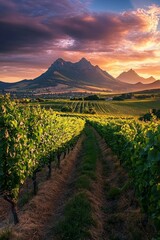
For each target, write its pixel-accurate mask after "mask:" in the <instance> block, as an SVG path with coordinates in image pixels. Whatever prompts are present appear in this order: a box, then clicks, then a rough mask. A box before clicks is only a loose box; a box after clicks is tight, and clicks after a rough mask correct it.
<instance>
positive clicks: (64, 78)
mask: <svg viewBox="0 0 160 240" xmlns="http://www.w3.org/2000/svg"><path fill="white" fill-rule="evenodd" d="M0 87H1V86H0ZM4 88H5V89H10V90H11V89H12V90H15V89H17V90H37V89H38V90H40V89H44V88H50V90H51V91H60V90H61V91H62V90H63V91H67V90H68V91H73V90H75V89H78V90H80V91H81V90H89V91H92V90H93V91H94V90H97V91H98V90H99V91H103V90H105V91H107V90H108V91H112V90H113V89H114V90H115V91H118V90H119V91H120V90H126V91H127V90H129V89H130V84H126V83H122V82H121V81H119V80H117V79H115V78H114V77H112V76H111V75H110V74H109V73H107V72H106V71H103V70H102V69H101V68H99V67H98V66H93V65H92V64H91V63H90V62H89V61H88V60H86V59H85V58H82V59H81V60H80V61H79V62H76V63H72V62H67V61H65V60H63V59H62V58H58V59H57V60H56V61H55V62H54V63H53V64H52V65H51V66H50V67H49V68H48V70H47V71H46V72H44V73H43V74H41V75H40V76H39V77H37V78H35V79H33V80H23V81H20V82H17V83H15V84H11V85H4Z"/></svg>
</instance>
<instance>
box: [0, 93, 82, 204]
mask: <svg viewBox="0 0 160 240" xmlns="http://www.w3.org/2000/svg"><path fill="white" fill-rule="evenodd" d="M83 127H84V120H81V119H78V118H69V117H60V116H57V115H56V114H55V113H54V112H53V111H52V110H45V109H42V108H40V107H39V106H37V107H25V108H22V107H20V106H19V105H18V104H17V103H15V102H14V101H11V100H10V98H9V96H5V97H3V99H2V103H1V105H0V159H1V161H0V194H1V195H3V196H7V197H9V198H11V199H13V200H15V201H17V199H18V195H19V190H20V187H21V185H22V184H23V183H24V181H25V180H26V178H27V177H32V176H33V173H34V172H35V171H37V170H39V169H41V168H42V167H43V166H44V165H46V164H47V165H48V164H49V162H50V161H53V160H54V155H55V154H56V153H57V152H58V153H60V152H62V151H64V150H65V149H66V148H68V147H69V146H73V144H74V142H75V141H76V139H77V137H78V136H79V134H80V133H81V131H82V129H83Z"/></svg>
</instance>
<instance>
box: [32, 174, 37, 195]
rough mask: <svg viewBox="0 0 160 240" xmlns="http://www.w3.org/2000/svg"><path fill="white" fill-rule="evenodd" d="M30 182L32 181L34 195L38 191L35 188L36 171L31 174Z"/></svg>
mask: <svg viewBox="0 0 160 240" xmlns="http://www.w3.org/2000/svg"><path fill="white" fill-rule="evenodd" d="M32 181H33V193H34V195H36V194H37V190H38V187H37V171H36V170H35V171H34V172H33V176H32Z"/></svg>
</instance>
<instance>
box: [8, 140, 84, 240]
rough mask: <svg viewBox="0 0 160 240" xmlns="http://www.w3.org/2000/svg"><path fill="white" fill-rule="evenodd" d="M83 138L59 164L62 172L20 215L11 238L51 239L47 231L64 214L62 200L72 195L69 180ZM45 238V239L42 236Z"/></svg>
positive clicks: (46, 185)
mask: <svg viewBox="0 0 160 240" xmlns="http://www.w3.org/2000/svg"><path fill="white" fill-rule="evenodd" d="M83 140H84V136H82V137H81V138H80V139H79V141H78V143H77V144H76V146H75V148H74V149H73V151H72V152H71V153H70V154H69V155H68V156H67V157H66V158H65V160H64V161H62V165H61V169H62V170H57V171H54V172H53V173H52V178H51V179H50V180H48V181H46V182H44V183H43V184H42V185H41V188H40V189H39V191H38V194H37V195H36V196H35V197H34V198H33V199H32V200H31V201H30V202H29V203H28V204H26V205H25V207H24V208H23V211H22V212H20V214H19V218H20V224H18V225H17V226H16V227H14V228H13V231H12V232H13V236H12V237H11V239H14V240H17V239H21V240H40V239H47V240H48V239H50V236H49V232H50V231H49V230H50V228H52V226H53V223H54V222H56V220H58V218H59V217H60V215H61V213H62V212H63V205H64V202H65V199H66V198H68V197H69V196H70V194H71V193H72V185H70V183H72V180H73V178H74V174H75V169H76V166H77V159H78V155H79V153H80V150H81V145H82V141H83ZM45 236H47V238H46V237H45Z"/></svg>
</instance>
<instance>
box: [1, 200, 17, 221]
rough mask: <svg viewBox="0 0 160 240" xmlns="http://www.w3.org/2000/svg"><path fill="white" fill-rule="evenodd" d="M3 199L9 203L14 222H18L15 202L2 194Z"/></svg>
mask: <svg viewBox="0 0 160 240" xmlns="http://www.w3.org/2000/svg"><path fill="white" fill-rule="evenodd" d="M4 199H5V200H6V201H7V202H9V203H10V204H11V211H12V214H13V219H14V224H18V223H19V218H18V214H17V210H16V204H15V202H14V201H13V200H12V199H10V198H9V197H7V196H4Z"/></svg>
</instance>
